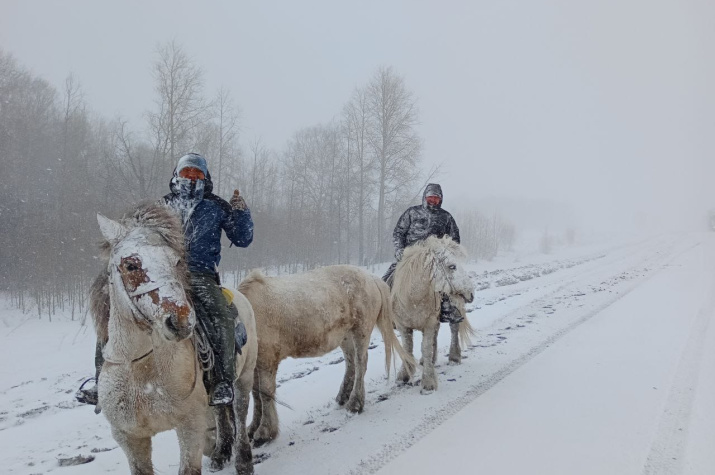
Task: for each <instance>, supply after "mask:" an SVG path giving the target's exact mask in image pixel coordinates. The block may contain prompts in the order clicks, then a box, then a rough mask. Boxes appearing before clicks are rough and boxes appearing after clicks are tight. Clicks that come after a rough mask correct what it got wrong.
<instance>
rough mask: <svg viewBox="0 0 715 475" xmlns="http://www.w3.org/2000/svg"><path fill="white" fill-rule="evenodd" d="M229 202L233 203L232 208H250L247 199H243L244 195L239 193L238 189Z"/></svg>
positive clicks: (242, 209)
mask: <svg viewBox="0 0 715 475" xmlns="http://www.w3.org/2000/svg"><path fill="white" fill-rule="evenodd" d="M229 203H230V204H231V209H239V210H241V211H246V210H247V209H248V205H247V204H246V200H244V199H243V196H241V195H240V194H239V192H238V190H234V192H233V196H232V197H231V200H230V201H229Z"/></svg>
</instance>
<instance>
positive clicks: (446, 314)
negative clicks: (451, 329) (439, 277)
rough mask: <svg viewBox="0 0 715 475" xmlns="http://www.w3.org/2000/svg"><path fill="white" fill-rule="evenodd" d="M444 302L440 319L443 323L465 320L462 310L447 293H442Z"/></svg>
mask: <svg viewBox="0 0 715 475" xmlns="http://www.w3.org/2000/svg"><path fill="white" fill-rule="evenodd" d="M441 295H442V303H441V304H440V315H439V321H440V322H442V323H459V322H461V321H462V320H464V316H463V315H462V312H460V311H459V308H457V306H456V305H454V304H453V303H452V300H451V299H450V298H449V296H448V295H447V294H445V293H442V294H441Z"/></svg>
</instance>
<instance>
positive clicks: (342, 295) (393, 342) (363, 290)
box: [239, 265, 415, 471]
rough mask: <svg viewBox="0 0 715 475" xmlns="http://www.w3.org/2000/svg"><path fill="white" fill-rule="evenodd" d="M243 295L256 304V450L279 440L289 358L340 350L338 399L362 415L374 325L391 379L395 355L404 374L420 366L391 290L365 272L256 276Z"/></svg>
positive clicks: (344, 269)
mask: <svg viewBox="0 0 715 475" xmlns="http://www.w3.org/2000/svg"><path fill="white" fill-rule="evenodd" d="M239 290H240V291H241V292H242V293H243V294H244V295H245V296H246V298H248V300H249V301H250V302H251V305H252V306H253V309H254V311H255V314H256V326H257V328H258V362H257V364H256V377H255V379H254V390H253V400H254V405H255V410H254V413H253V422H252V423H251V426H250V428H249V434H250V435H251V436H252V438H253V441H254V445H256V446H259V445H262V444H264V443H266V442H269V441H271V440H273V439H275V438H276V437H277V436H278V414H277V412H276V406H275V393H276V372H277V371H278V365H279V364H280V362H281V361H283V360H284V359H286V358H288V357H293V358H308V357H316V356H322V355H324V354H326V353H328V352H330V351H333V350H334V349H335V348H337V347H338V346H339V347H340V348H342V350H343V354H344V355H345V377H344V378H343V383H342V385H341V386H340V391H339V392H338V395H337V397H336V401H337V403H338V404H339V405H341V406H344V407H345V408H346V409H347V410H348V411H350V412H362V410H363V408H364V405H365V382H364V379H365V370H366V368H367V358H368V351H367V350H368V345H369V344H370V335H371V334H372V330H373V328H374V327H375V325H377V327H378V328H379V330H380V332H381V333H382V339H383V341H384V342H385V366H386V370H387V373H388V377H389V372H390V364H391V360H392V354H393V353H392V351H393V350H395V351H396V352H397V354H398V355H399V356H400V358H401V359H402V361H403V365H404V367H405V368H406V369H405V371H408V372H409V371H410V369H412V370H414V368H415V361H414V359H413V358H412V356H411V355H408V354H407V353H406V352H405V351H404V350H403V349H402V346H400V343H399V342H398V340H397V337H396V336H395V333H394V330H393V321H392V312H391V310H390V290H389V288H388V287H387V285H386V284H385V283H384V282H383V281H382V280H380V279H379V278H378V277H377V276H374V275H372V274H369V273H367V272H365V271H363V270H362V269H359V268H357V267H353V266H346V265H341V266H329V267H323V268H320V269H317V270H313V271H311V272H307V273H305V274H300V275H295V276H285V277H266V276H264V275H263V274H261V273H259V272H256V271H254V272H252V273H251V274H250V275H249V276H248V277H247V278H246V279H245V280H244V281H243V282H241V285H240V286H239ZM308 471H310V470H308Z"/></svg>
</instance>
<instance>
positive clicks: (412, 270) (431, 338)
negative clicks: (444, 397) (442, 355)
mask: <svg viewBox="0 0 715 475" xmlns="http://www.w3.org/2000/svg"><path fill="white" fill-rule="evenodd" d="M465 259H466V253H465V251H464V248H463V247H462V246H460V245H459V244H457V243H456V242H454V241H452V239H451V238H449V237H444V238H436V237H434V236H431V237H429V238H427V239H426V240H425V241H422V242H419V243H416V244H414V245H412V246H409V247H408V248H406V249H405V252H404V254H403V256H402V260H400V262H399V263H398V264H397V268H396V269H395V274H394V281H393V284H392V308H393V311H394V315H395V323H396V324H397V329H398V330H399V331H400V333H401V335H402V344H403V346H404V348H405V350H406V351H407V352H409V353H410V354H411V353H412V347H413V342H412V334H413V331H414V330H418V331H421V332H422V365H423V372H422V393H423V394H429V393H430V392H432V391H434V390H436V389H437V375H436V374H435V369H434V364H435V362H436V359H437V335H438V333H439V315H440V304H441V295H440V293H445V294H447V295H448V296H449V297H450V299H451V300H452V302H453V303H454V304H456V305H457V306H458V307H459V309H460V311H461V312H462V315H465V317H466V312H465V309H464V302H465V301H466V302H471V301H472V300H473V299H474V287H473V285H472V282H471V280H470V279H469V276H468V275H467V272H466V270H465V269H464V267H463V262H464V260H465ZM450 327H451V330H452V343H451V346H450V351H449V361H450V363H454V364H458V363H460V362H461V360H462V352H461V348H460V339H461V340H462V342H463V344H467V343H468V341H469V336H470V335H471V334H473V332H474V331H473V329H472V327H471V325H470V324H469V321H468V320H467V319H466V318H465V319H464V321H462V322H461V323H459V324H452V325H450ZM411 376H412V371H411V369H410V368H407V367H403V368H401V370H400V372H399V373H398V375H397V379H398V381H402V382H405V383H406V382H408V381H409V380H410V379H411Z"/></svg>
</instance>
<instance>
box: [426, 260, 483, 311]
mask: <svg viewBox="0 0 715 475" xmlns="http://www.w3.org/2000/svg"><path fill="white" fill-rule="evenodd" d="M435 257H436V262H437V265H436V266H435V269H434V275H433V279H434V281H435V289H436V290H438V291H440V292H443V293H445V294H447V295H454V296H457V295H459V296H461V297H462V298H463V299H464V300H465V301H466V302H468V303H469V302H472V301H473V300H474V286H473V284H472V281H471V279H470V278H469V274H467V270H466V269H465V267H464V264H463V262H462V260H461V259H459V258H458V257H457V256H454V255H453V254H452V253H450V252H449V250H447V249H441V250H438V251H437V252H436V256H435Z"/></svg>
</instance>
